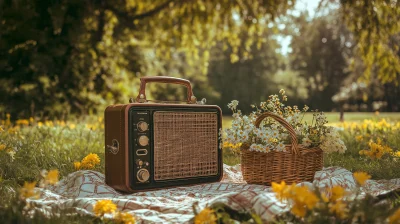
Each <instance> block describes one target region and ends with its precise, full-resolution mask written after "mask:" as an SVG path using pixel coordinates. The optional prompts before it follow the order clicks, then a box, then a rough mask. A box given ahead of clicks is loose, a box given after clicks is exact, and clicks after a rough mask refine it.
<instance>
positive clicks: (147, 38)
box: [0, 0, 400, 119]
mask: <svg viewBox="0 0 400 224" xmlns="http://www.w3.org/2000/svg"><path fill="white" fill-rule="evenodd" d="M399 21H400V1H399V0H372V1H364V0H363V1H348V0H315V1H306V0H297V1H281V0H180V1H178V0H176V1H173V0H142V1H140V0H86V1H82V0H45V1H44V0H0V114H3V115H4V114H5V113H10V114H11V117H14V118H16V117H49V116H50V117H59V118H62V119H64V118H68V117H69V116H76V115H86V114H97V113H102V112H103V111H104V109H105V107H106V106H108V105H111V104H117V103H128V100H129V98H130V97H136V96H137V94H138V88H139V78H140V77H142V76H159V75H161V76H174V77H182V78H186V79H189V80H190V81H191V82H192V84H193V86H194V93H195V95H196V96H197V98H198V99H202V98H206V99H207V104H217V105H219V106H220V107H221V108H222V109H223V111H224V113H226V114H228V113H229V112H228V108H227V106H226V105H227V104H228V103H229V102H230V101H231V100H233V99H236V100H239V102H240V104H239V107H240V109H241V110H242V111H244V112H248V111H250V110H251V107H250V104H252V103H259V102H260V101H263V100H266V99H267V97H268V95H270V94H275V93H278V91H279V89H281V88H283V89H285V90H286V93H287V95H288V97H289V102H288V103H289V104H297V105H299V106H302V105H304V104H307V105H308V106H310V107H311V109H319V110H323V111H358V112H371V111H387V112H395V111H399V110H400V86H399V83H400V49H399V45H400V23H399ZM147 91H148V93H147V94H148V96H150V97H148V98H152V99H157V100H184V99H185V97H186V96H185V93H186V92H185V89H182V87H180V86H174V85H162V84H159V85H157V84H150V85H149V88H148V89H147Z"/></svg>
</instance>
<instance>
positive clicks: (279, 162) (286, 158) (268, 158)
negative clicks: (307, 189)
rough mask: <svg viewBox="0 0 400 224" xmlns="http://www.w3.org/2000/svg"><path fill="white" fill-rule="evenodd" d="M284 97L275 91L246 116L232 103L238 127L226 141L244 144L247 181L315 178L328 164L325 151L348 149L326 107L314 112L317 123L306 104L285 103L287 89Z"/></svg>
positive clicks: (242, 149) (230, 143) (245, 178)
mask: <svg viewBox="0 0 400 224" xmlns="http://www.w3.org/2000/svg"><path fill="white" fill-rule="evenodd" d="M279 93H280V96H278V95H271V96H269V98H268V100H267V101H266V102H261V103H260V105H259V106H258V105H251V107H252V108H254V111H253V112H252V113H251V114H250V115H243V114H242V113H241V111H240V110H237V106H238V104H239V102H238V101H237V100H233V101H232V102H231V103H230V104H228V107H229V108H230V109H231V110H232V111H233V118H234V119H233V121H232V127H231V128H229V129H227V130H226V131H225V132H226V133H225V134H226V139H225V141H226V143H227V144H229V145H234V146H240V156H241V168H242V173H243V178H244V180H246V181H247V183H250V184H264V185H270V184H271V183H272V182H280V181H285V182H286V183H293V182H302V181H312V180H313V178H314V174H315V172H316V171H318V170H321V169H322V167H323V153H330V152H339V153H343V152H344V151H345V150H346V146H345V145H344V143H343V141H342V140H341V139H340V137H339V134H338V133H337V132H336V130H335V129H334V128H333V127H329V126H326V124H327V123H328V121H327V119H326V116H325V115H324V113H323V112H318V111H313V119H312V121H311V123H309V122H308V123H307V122H306V121H304V115H305V113H306V112H307V111H308V109H309V108H308V107H307V106H305V107H304V108H303V109H302V110H300V109H299V108H298V107H297V106H293V107H291V106H285V105H284V104H283V102H284V101H287V96H286V94H285V91H284V90H280V91H279Z"/></svg>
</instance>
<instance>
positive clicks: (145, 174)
mask: <svg viewBox="0 0 400 224" xmlns="http://www.w3.org/2000/svg"><path fill="white" fill-rule="evenodd" d="M149 178H150V173H149V171H148V170H146V169H140V170H139V171H138V173H137V179H138V180H139V181H140V182H141V183H143V182H146V181H148V180H149Z"/></svg>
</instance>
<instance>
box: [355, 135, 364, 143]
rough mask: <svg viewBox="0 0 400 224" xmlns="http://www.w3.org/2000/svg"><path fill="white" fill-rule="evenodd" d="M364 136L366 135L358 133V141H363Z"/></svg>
mask: <svg viewBox="0 0 400 224" xmlns="http://www.w3.org/2000/svg"><path fill="white" fill-rule="evenodd" d="M363 138H364V137H363V136H362V135H357V136H356V141H357V142H362V140H363Z"/></svg>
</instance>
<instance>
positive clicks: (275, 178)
mask: <svg viewBox="0 0 400 224" xmlns="http://www.w3.org/2000/svg"><path fill="white" fill-rule="evenodd" d="M266 117H271V118H273V119H275V120H276V121H278V122H279V123H280V124H281V125H282V126H283V127H285V128H286V129H287V130H288V131H289V134H290V137H291V145H286V152H278V151H271V152H269V153H264V152H257V151H250V150H249V145H245V144H244V145H242V150H241V163H242V165H241V167H242V174H243V178H244V180H245V181H246V182H247V183H249V184H263V185H271V183H272V182H281V181H285V182H286V183H288V184H291V183H298V182H303V181H312V180H313V179H314V174H315V172H316V171H318V170H321V169H322V167H323V152H322V150H321V149H320V148H318V147H315V148H304V147H302V146H301V145H298V143H297V137H296V133H295V131H294V129H293V127H292V126H291V125H290V124H289V123H287V122H286V121H285V119H283V118H282V117H280V116H278V115H275V114H273V113H269V112H265V113H263V114H261V115H260V116H259V117H258V118H257V119H256V122H255V125H256V127H257V128H258V127H259V126H260V124H261V121H262V120H263V119H264V118H266Z"/></svg>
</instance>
